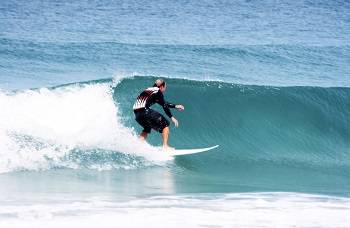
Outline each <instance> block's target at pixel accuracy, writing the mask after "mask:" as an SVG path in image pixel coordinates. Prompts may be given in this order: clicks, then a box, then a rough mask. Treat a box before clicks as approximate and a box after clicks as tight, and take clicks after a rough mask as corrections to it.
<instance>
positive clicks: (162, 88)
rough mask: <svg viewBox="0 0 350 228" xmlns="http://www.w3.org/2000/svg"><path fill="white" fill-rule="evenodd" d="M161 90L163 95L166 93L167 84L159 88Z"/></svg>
mask: <svg viewBox="0 0 350 228" xmlns="http://www.w3.org/2000/svg"><path fill="white" fill-rule="evenodd" d="M159 89H160V91H161V92H162V93H164V92H165V90H166V84H165V85H164V86H161V87H159Z"/></svg>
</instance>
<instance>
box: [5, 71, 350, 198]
mask: <svg viewBox="0 0 350 228" xmlns="http://www.w3.org/2000/svg"><path fill="white" fill-rule="evenodd" d="M154 80H155V78H154V77H131V78H124V79H121V80H120V81H118V82H115V81H114V80H112V79H104V80H97V81H89V82H86V83H75V84H69V85H62V86H59V87H55V88H42V89H34V90H23V91H16V92H4V91H2V92H0V106H1V107H5V108H3V111H2V112H1V113H0V138H1V140H0V157H1V159H0V172H10V171H16V170H38V169H52V168H57V167H59V168H60V167H68V168H79V169H80V168H89V169H97V170H104V169H143V168H145V167H148V166H155V165H156V166H158V165H160V166H163V165H166V166H168V164H169V163H167V161H169V160H171V158H170V157H168V156H166V155H164V154H163V153H159V151H157V149H156V148H157V146H158V145H160V143H161V138H160V135H159V134H158V133H153V134H151V135H150V137H149V143H150V145H148V144H145V143H142V142H140V141H139V140H138V139H137V134H138V133H139V131H140V130H141V128H140V126H138V125H137V123H136V122H135V120H134V115H133V112H132V109H131V107H132V104H133V102H134V99H135V98H136V97H137V95H138V94H139V92H140V90H141V89H142V88H145V87H148V86H149V85H152V84H153V81H154ZM167 81H168V90H167V91H166V94H165V96H166V98H167V100H169V101H172V102H175V103H182V104H184V105H185V108H186V109H185V111H184V112H178V111H176V110H174V111H173V114H174V115H175V116H176V117H177V119H178V120H179V121H180V127H179V128H177V129H175V128H173V126H172V127H171V135H170V143H171V145H172V146H175V147H176V148H196V147H204V146H211V145H214V144H219V145H220V147H219V148H218V149H216V150H215V151H211V152H207V153H203V154H201V155H193V156H185V157H178V158H176V159H175V160H174V161H173V162H172V163H171V166H175V167H178V168H180V170H184V171H185V172H187V171H190V172H195V173H198V174H201V175H203V176H201V178H209V177H211V178H214V179H213V180H215V181H221V182H222V183H226V182H228V183H231V184H232V183H233V184H235V183H236V184H238V185H244V186H246V187H247V186H248V187H247V188H250V189H256V188H254V187H256V186H264V187H262V188H259V189H260V190H267V191H268V190H272V189H274V190H276V189H277V190H290V186H301V185H308V186H313V187H314V188H313V190H315V189H316V191H318V192H322V189H323V188H324V185H325V184H326V185H329V186H349V182H348V178H349V173H350V172H349V171H350V140H349V139H350V120H349V116H350V89H349V88H341V87H337V88H322V87H273V86H252V85H240V84H232V83H225V82H215V81H193V80H185V79H171V78H168V79H167ZM154 108H156V109H158V108H157V107H156V105H155V106H154ZM160 112H162V110H160ZM164 162H165V163H164ZM176 170H178V169H176ZM186 170H187V171H186ZM175 172H177V171H175ZM181 172H182V171H181ZM207 181H209V180H207ZM331 189H334V187H332V188H331ZM292 190H293V191H294V190H295V191H297V190H298V189H297V187H296V189H295V188H293V189H292Z"/></svg>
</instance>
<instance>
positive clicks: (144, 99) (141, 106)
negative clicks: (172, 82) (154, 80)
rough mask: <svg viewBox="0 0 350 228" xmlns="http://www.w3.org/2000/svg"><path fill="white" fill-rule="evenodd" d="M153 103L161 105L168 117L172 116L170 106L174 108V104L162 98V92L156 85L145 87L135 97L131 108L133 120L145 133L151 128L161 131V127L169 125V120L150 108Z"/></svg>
mask: <svg viewBox="0 0 350 228" xmlns="http://www.w3.org/2000/svg"><path fill="white" fill-rule="evenodd" d="M155 103H158V104H159V105H160V106H162V107H163V109H164V112H165V113H166V114H167V116H168V117H169V118H171V117H172V114H171V112H170V108H175V104H171V103H168V102H166V101H165V100H164V96H163V93H162V92H161V91H160V89H159V88H158V87H150V88H147V89H145V90H144V91H143V92H142V93H141V94H140V95H139V96H138V97H137V99H136V102H135V104H134V106H133V109H134V113H135V120H136V121H137V122H138V123H139V124H140V125H141V126H142V127H143V131H144V132H146V133H150V132H151V129H154V130H155V131H158V132H160V133H162V132H163V129H164V128H166V127H168V126H169V121H168V120H167V119H166V118H165V117H164V116H163V115H162V114H160V113H159V112H157V111H155V110H153V109H151V108H150V107H151V106H152V105H153V104H155Z"/></svg>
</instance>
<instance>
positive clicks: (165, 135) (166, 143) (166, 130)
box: [162, 127, 169, 149]
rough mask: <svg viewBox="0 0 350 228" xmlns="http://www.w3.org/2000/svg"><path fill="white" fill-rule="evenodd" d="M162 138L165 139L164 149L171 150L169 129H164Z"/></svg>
mask: <svg viewBox="0 0 350 228" xmlns="http://www.w3.org/2000/svg"><path fill="white" fill-rule="evenodd" d="M162 138H163V148H165V149H167V148H169V145H168V139H169V127H165V128H163V131H162Z"/></svg>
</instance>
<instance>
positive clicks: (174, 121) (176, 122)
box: [171, 117, 179, 127]
mask: <svg viewBox="0 0 350 228" xmlns="http://www.w3.org/2000/svg"><path fill="white" fill-rule="evenodd" d="M171 121H173V123H174V124H175V127H179V121H177V119H175V117H171Z"/></svg>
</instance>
